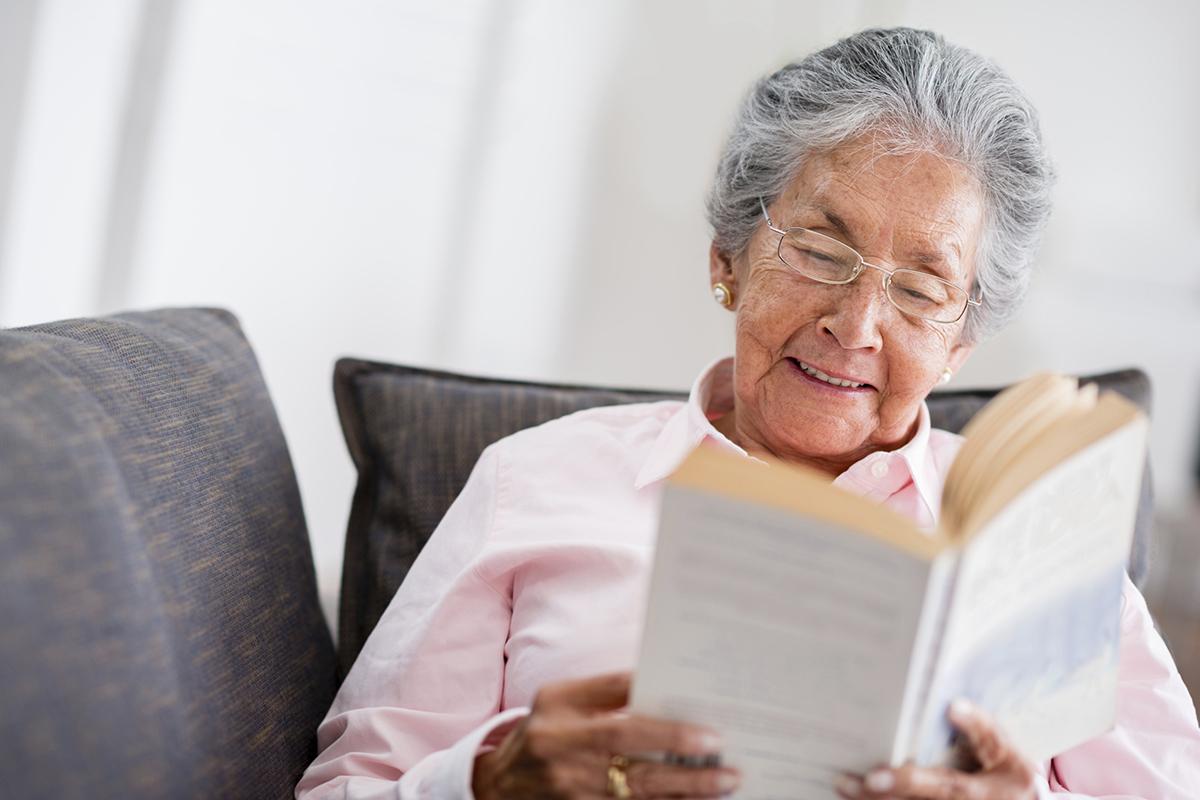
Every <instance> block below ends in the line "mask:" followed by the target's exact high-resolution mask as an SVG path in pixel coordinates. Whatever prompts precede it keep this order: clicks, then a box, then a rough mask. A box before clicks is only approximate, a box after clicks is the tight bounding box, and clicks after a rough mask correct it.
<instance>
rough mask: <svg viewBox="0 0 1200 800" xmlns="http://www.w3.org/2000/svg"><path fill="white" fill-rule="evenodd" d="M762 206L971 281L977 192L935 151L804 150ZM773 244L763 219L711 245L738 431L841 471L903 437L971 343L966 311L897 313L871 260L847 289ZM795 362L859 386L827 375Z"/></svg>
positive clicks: (911, 264)
mask: <svg viewBox="0 0 1200 800" xmlns="http://www.w3.org/2000/svg"><path fill="white" fill-rule="evenodd" d="M768 211H769V213H770V215H771V219H772V221H773V222H774V224H775V225H776V227H779V228H789V227H793V228H795V227H802V228H809V229H812V230H815V231H818V232H820V233H823V234H825V235H827V236H831V237H833V238H835V239H838V240H839V241H841V242H844V243H845V244H848V245H850V246H851V247H853V248H854V249H856V250H857V251H858V252H859V253H860V254H862V256H863V258H864V259H866V261H868V262H870V263H872V264H877V265H880V266H882V267H886V268H888V269H895V268H898V267H906V268H910V269H918V270H922V271H927V272H931V273H933V274H935V275H938V276H940V277H942V278H945V279H947V280H949V281H951V282H953V283H956V284H958V285H959V286H962V287H964V288H968V289H969V288H970V286H971V280H972V278H973V276H974V265H975V253H976V249H977V247H978V244H979V239H980V234H981V231H982V227H983V199H982V194H981V192H980V188H979V185H978V182H977V181H976V180H975V178H974V177H973V176H972V175H971V174H970V173H969V172H968V171H967V170H966V169H965V168H964V167H963V166H961V165H960V164H957V163H955V162H953V161H950V160H947V159H945V158H943V157H941V156H938V155H936V154H932V153H917V154H907V155H880V154H879V153H878V151H877V150H873V148H872V139H870V138H860V139H856V140H851V141H850V142H848V143H846V144H843V145H842V146H840V147H838V148H836V149H834V150H832V151H830V152H828V153H825V154H817V155H813V156H811V157H810V158H808V159H807V161H806V163H805V165H804V167H803V169H802V170H801V171H800V173H799V174H798V175H797V177H796V179H795V180H794V181H793V182H792V183H791V184H790V185H789V186H788V188H787V189H786V190H785V191H784V192H783V193H782V194H781V195H780V196H779V197H778V198H776V199H775V200H774V201H773V202H772V203H771V204H770V205H769V206H768ZM778 242H779V235H778V234H776V233H774V232H772V231H771V230H770V229H769V228H768V227H767V226H766V224H765V222H764V223H763V224H761V225H760V226H759V228H758V230H757V231H756V232H755V234H754V236H753V238H752V239H751V240H750V243H749V244H748V246H747V247H746V248H745V249H744V250H743V251H742V252H741V253H740V254H738V255H736V256H733V257H728V256H726V255H724V254H721V253H719V252H718V251H716V249H715V248H714V249H713V253H712V263H711V278H712V282H713V283H716V282H717V281H724V282H725V283H726V284H727V285H730V286H731V287H732V288H733V295H734V310H735V311H736V313H737V325H736V328H737V344H736V359H735V367H734V375H735V387H734V389H735V396H736V402H735V414H734V416H735V419H736V429H737V431H736V435H737V438H738V439H741V440H742V441H741V444H742V445H743V446H744V447H747V448H748V449H759V450H765V451H767V452H770V453H772V454H774V455H776V456H778V457H780V458H784V459H789V460H798V461H806V462H809V463H812V464H814V465H815V466H818V467H821V468H825V469H826V470H827V471H831V472H835V473H836V472H840V471H841V470H842V469H844V468H845V467H847V466H849V465H850V464H852V463H853V462H855V461H857V460H858V459H860V458H862V457H863V456H865V455H867V454H868V453H870V452H872V451H875V450H880V449H893V448H894V447H897V446H899V445H900V444H903V443H904V442H905V441H907V439H908V438H909V437H910V436H911V434H912V433H913V431H914V430H915V426H916V421H917V413H918V409H919V408H920V404H921V402H922V400H924V398H925V396H926V395H927V394H928V393H929V391H930V390H931V389H932V388H933V387H934V386H935V385H937V383H938V381H939V379H940V378H941V375H942V372H943V370H944V369H946V367H949V368H950V369H951V370H952V371H957V369H958V367H959V366H960V365H961V364H962V362H963V361H964V360H965V359H966V357H967V355H968V354H969V352H970V348H969V347H965V346H962V345H960V344H959V343H958V338H959V335H960V333H961V331H962V326H963V320H960V321H958V322H956V323H953V324H938V323H934V322H926V321H924V320H920V319H914V318H912V317H909V316H907V315H905V314H903V313H902V312H901V311H900V310H899V309H897V308H896V307H895V306H893V305H892V304H891V303H890V302H889V301H888V299H887V296H886V295H885V293H884V290H883V279H884V276H883V274H882V273H881V272H879V271H877V270H872V269H867V270H864V272H863V273H862V274H861V275H859V277H858V278H857V279H856V280H855V281H854V282H853V283H851V284H848V285H842V286H836V285H828V284H822V283H818V282H816V281H813V280H810V279H808V278H805V277H803V276H801V275H799V274H797V273H795V272H793V271H792V270H790V269H789V268H788V267H787V266H785V265H784V264H783V263H782V262H780V260H779V258H778V255H777V251H776V247H777V244H778ZM967 313H968V314H970V313H972V312H971V310H968V311H967ZM963 319H964V320H965V316H964V318H963ZM801 363H803V364H805V365H808V366H809V367H810V368H815V369H817V370H820V371H821V372H823V373H824V374H825V375H827V376H831V377H835V378H840V379H845V380H849V381H852V382H854V383H861V384H864V385H863V386H862V387H859V388H851V387H843V386H835V385H831V384H829V383H828V382H825V381H822V380H821V379H819V378H817V377H813V376H811V375H809V374H806V372H805V370H803V369H802V368H801Z"/></svg>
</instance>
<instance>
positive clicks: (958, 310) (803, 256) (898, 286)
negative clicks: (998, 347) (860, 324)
mask: <svg viewBox="0 0 1200 800" xmlns="http://www.w3.org/2000/svg"><path fill="white" fill-rule="evenodd" d="M758 204H759V205H760V206H761V207H762V213H763V218H764V219H766V221H767V227H768V228H770V229H771V230H772V231H774V232H775V233H778V234H779V247H778V248H777V250H778V253H779V260H780V261H782V262H783V263H784V265H785V266H787V267H789V268H790V269H792V270H794V271H795V272H798V273H800V274H801V275H803V276H804V277H806V278H811V279H812V280H814V281H818V282H820V283H829V284H835V285H844V284H849V283H853V282H854V280H855V279H856V278H857V277H858V276H859V275H861V274H862V273H863V271H864V270H865V269H866V268H867V267H870V268H871V269H877V270H879V271H880V272H882V273H883V291H884V294H886V295H887V299H888V300H889V301H891V303H892V305H894V306H895V307H896V308H898V309H900V310H901V311H902V312H904V313H905V314H908V315H909V316H911V317H917V318H918V319H924V320H929V321H930V322H940V323H950V322H958V321H959V320H960V319H962V316H963V314H965V313H966V312H967V307H968V306H978V305H982V303H983V296H982V295H980V296H979V298H978V299H976V298H972V297H971V296H970V294H968V293H967V290H966V289H964V288H962V287H961V286H956V285H955V284H953V283H951V282H950V281H947V280H943V279H942V278H939V277H937V276H935V275H930V274H929V273H928V272H920V271H918V270H915V269H885V268H884V267H880V266H878V265H876V264H869V263H867V262H866V261H864V260H863V257H862V256H861V255H859V253H858V251H857V250H855V249H854V248H852V247H850V246H849V245H845V244H842V243H841V242H839V241H838V240H837V239H834V238H832V237H829V236H826V235H824V234H821V233H817V232H816V231H810V230H808V229H807V228H777V227H775V223H773V222H772V221H771V216H770V214H768V213H767V204H766V203H765V202H763V199H762V198H761V197H760V198H758Z"/></svg>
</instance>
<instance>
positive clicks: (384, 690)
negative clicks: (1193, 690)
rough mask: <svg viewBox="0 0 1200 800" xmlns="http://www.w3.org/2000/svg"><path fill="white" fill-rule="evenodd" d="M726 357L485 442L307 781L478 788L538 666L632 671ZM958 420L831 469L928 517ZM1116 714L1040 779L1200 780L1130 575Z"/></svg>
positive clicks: (548, 670)
mask: <svg viewBox="0 0 1200 800" xmlns="http://www.w3.org/2000/svg"><path fill="white" fill-rule="evenodd" d="M731 372H732V360H731V359H725V360H723V361H719V362H717V363H715V364H713V365H712V366H710V367H709V368H708V369H706V370H705V371H704V372H703V373H702V374H701V376H700V377H699V378H698V379H697V380H696V383H695V385H694V386H693V388H692V392H691V395H690V397H689V398H688V400H687V402H686V403H680V402H660V403H644V404H638V405H626V406H613V407H605V408H594V409H590V410H586V411H581V412H578V413H576V414H571V415H570V416H567V417H563V418H561V419H558V420H554V421H552V422H549V423H546V424H545V425H541V426H539V427H537V428H532V429H529V430H526V431H522V432H520V433H517V434H515V435H513V436H510V437H508V438H506V439H504V440H502V441H500V442H497V443H496V444H494V445H492V446H491V447H489V448H488V449H487V450H486V451H485V452H484V453H483V455H482V456H481V457H480V459H479V463H478V464H477V465H476V466H475V469H474V471H473V472H472V473H471V477H470V479H469V480H468V481H467V485H466V486H465V487H464V488H463V491H462V493H461V494H460V495H459V497H458V499H457V500H455V502H454V504H453V505H452V506H451V507H450V510H449V511H448V512H447V514H446V517H445V519H443V520H442V523H441V524H440V525H439V526H438V528H437V530H436V531H435V532H434V534H433V536H432V537H431V538H430V540H429V542H428V544H427V545H426V546H425V548H424V549H423V550H422V551H421V554H420V556H419V557H418V558H417V560H416V562H415V563H414V564H413V567H412V569H411V570H410V572H409V573H408V576H407V577H406V578H405V580H404V584H403V585H402V586H401V587H400V589H399V591H397V593H396V596H395V597H394V598H393V600H392V602H391V604H390V605H389V606H388V608H387V611H386V612H385V613H384V615H383V617H382V619H380V621H379V624H378V626H377V627H376V628H375V630H374V632H372V634H371V636H370V638H369V639H368V640H367V642H366V644H365V646H364V647H363V651H362V653H361V654H360V655H359V657H358V660H357V661H356V662H355V663H354V666H353V668H352V669H351V671H350V674H349V675H348V676H347V677H346V681H345V683H344V684H343V685H342V687H341V689H340V691H339V692H338V695H337V698H336V699H335V700H334V703H333V707H332V708H330V709H329V713H328V714H327V715H326V717H325V720H324V721H323V722H322V723H321V726H320V728H319V729H318V731H317V743H318V749H319V750H320V754H319V755H318V756H317V758H316V760H315V761H313V763H312V764H311V765H310V766H309V768H308V769H307V770H306V771H305V773H304V776H303V777H302V779H301V780H300V783H299V785H298V786H297V787H296V798H297V800H318V798H345V799H346V800H366V798H392V799H393V800H394V799H395V798H439V799H441V798H447V799H449V798H471V797H472V793H471V774H472V769H473V765H474V759H475V756H476V755H477V754H478V753H480V752H481V751H482V750H484V749H486V748H488V747H490V746H492V745H493V744H494V743H495V742H496V741H498V740H499V739H500V738H501V737H502V736H503V734H504V733H506V732H507V731H508V730H509V729H510V728H511V726H512V724H513V723H514V722H515V721H516V720H518V719H519V718H520V717H521V716H523V715H524V714H526V713H527V712H528V709H529V706H530V704H531V703H532V701H533V698H534V695H535V694H536V693H537V691H538V688H539V687H540V686H542V685H543V684H545V683H548V682H552V681H560V680H566V679H571V678H581V677H586V676H589V675H594V674H598V673H603V672H609V671H615V670H630V669H632V668H633V666H634V663H635V661H636V657H637V648H638V644H639V635H640V631H641V620H642V613H643V608H644V603H645V595H646V589H647V582H648V579H649V572H650V563H651V559H652V555H653V548H654V537H655V531H656V527H657V520H658V509H659V502H660V498H661V491H662V479H663V478H665V477H667V476H668V475H669V474H670V473H671V472H672V471H673V470H674V469H675V468H676V467H677V466H678V465H679V464H680V463H681V462H682V461H683V459H684V458H685V457H686V456H687V454H688V453H690V452H691V451H692V449H693V448H695V447H696V446H697V445H699V443H700V442H701V441H703V440H705V439H710V440H713V441H714V442H716V443H717V444H718V445H720V446H723V447H727V448H730V449H732V450H734V451H736V452H738V453H742V454H743V455H745V452H744V451H743V450H741V449H740V448H739V447H737V445H735V444H733V443H732V442H730V441H729V440H728V439H726V438H725V437H724V436H722V435H721V433H719V432H718V431H717V430H716V429H715V428H714V427H713V426H712V424H711V422H710V419H715V418H717V417H718V416H720V415H721V414H723V413H724V412H726V411H728V410H729V409H730V408H731V407H732V388H731ZM960 444H961V438H960V437H958V436H956V435H954V434H951V433H947V432H945V431H940V430H935V429H932V428H931V427H930V425H929V412H928V410H927V409H926V408H925V406H924V405H922V407H921V409H920V417H919V421H918V428H917V432H916V433H915V434H914V436H913V437H912V439H911V440H909V442H908V443H907V444H905V445H904V446H903V447H900V448H899V449H897V450H894V451H891V452H877V453H873V454H871V455H869V456H867V457H865V458H863V459H862V460H861V461H859V462H857V463H856V464H854V465H853V466H851V467H850V468H849V469H848V470H846V471H845V472H844V473H842V474H841V475H839V476H838V477H837V478H836V479H835V481H834V483H835V484H837V485H840V486H843V487H845V488H846V489H848V490H850V491H854V492H859V493H861V494H864V495H866V496H868V497H871V498H873V499H875V500H878V501H879V502H881V503H883V504H884V505H887V506H889V507H891V508H892V509H894V510H896V511H899V512H901V513H904V514H907V515H908V516H910V517H911V518H913V519H915V520H917V521H918V522H919V523H920V524H922V525H925V526H932V525H933V524H934V522H935V521H936V514H937V509H938V508H939V506H940V500H941V489H942V483H943V481H944V480H945V477H946V473H947V471H948V470H949V468H950V463H951V461H952V460H953V458H954V455H955V454H956V453H957V451H958V448H959V446H960ZM1122 615H1123V616H1122V628H1121V649H1120V678H1119V680H1120V684H1119V694H1118V701H1117V724H1116V727H1115V728H1114V729H1113V730H1112V731H1110V732H1109V733H1107V734H1105V735H1103V736H1100V737H1098V738H1096V739H1094V740H1092V741H1090V742H1088V743H1086V744H1084V745H1081V746H1079V747H1076V748H1074V749H1073V750H1070V751H1068V752H1066V753H1063V754H1061V755H1059V756H1057V757H1056V758H1054V759H1053V761H1051V762H1050V763H1048V764H1045V765H1042V773H1043V780H1044V785H1043V786H1042V787H1041V788H1042V793H1043V795H1044V796H1045V797H1054V798H1060V799H1061V800H1066V798H1084V797H1094V798H1143V799H1144V800H1152V799H1153V800H1166V799H1167V798H1181V799H1182V798H1189V799H1190V800H1194V798H1200V730H1198V729H1197V724H1196V712H1195V709H1194V707H1193V705H1192V700H1191V697H1190V696H1189V695H1188V692H1187V689H1186V688H1185V687H1184V685H1183V682H1182V680H1181V679H1180V677H1179V673H1178V671H1177V670H1176V669H1175V665H1174V663H1173V662H1172V660H1171V656H1170V654H1169V653H1168V652H1167V648H1166V646H1165V645H1164V644H1163V641H1162V639H1161V638H1160V637H1159V635H1158V634H1157V633H1156V632H1155V630H1154V626H1153V623H1152V622H1151V620H1150V615H1149V613H1148V612H1147V610H1146V604H1145V602H1144V601H1143V599H1142V596H1141V594H1140V593H1139V592H1138V591H1137V589H1136V588H1135V587H1134V586H1133V584H1132V583H1130V582H1128V580H1127V581H1126V586H1125V598H1124V610H1123V612H1122Z"/></svg>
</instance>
